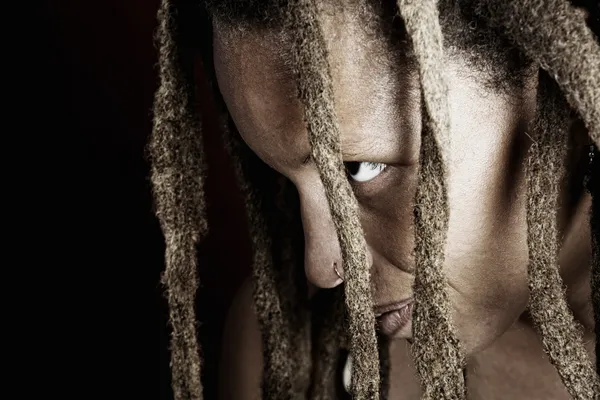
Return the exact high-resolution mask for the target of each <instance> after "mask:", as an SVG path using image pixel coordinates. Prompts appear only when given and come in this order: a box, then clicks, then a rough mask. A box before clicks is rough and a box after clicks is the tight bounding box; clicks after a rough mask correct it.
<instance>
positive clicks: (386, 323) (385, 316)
mask: <svg viewBox="0 0 600 400" xmlns="http://www.w3.org/2000/svg"><path fill="white" fill-rule="evenodd" d="M413 304H414V300H413V299H412V298H409V299H406V300H403V301H400V302H397V303H393V304H388V305H384V306H377V307H375V309H374V312H375V317H376V319H377V325H378V327H379V331H380V332H381V333H383V334H384V335H385V336H387V337H390V338H391V337H394V338H403V339H410V338H411V336H412V323H411V322H412V309H413Z"/></svg>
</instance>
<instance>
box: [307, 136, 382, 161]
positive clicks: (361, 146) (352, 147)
mask: <svg viewBox="0 0 600 400" xmlns="http://www.w3.org/2000/svg"><path fill="white" fill-rule="evenodd" d="M346 146H347V147H348V148H347V149H345V150H342V157H344V156H345V157H347V158H350V159H353V158H360V157H361V156H364V154H365V153H369V152H379V151H381V150H382V149H384V148H385V147H387V146H386V144H385V143H383V142H382V141H381V137H379V136H377V137H376V138H374V140H369V141H361V142H358V141H352V142H350V143H348V144H347V145H346ZM357 161H358V160H357ZM365 161H368V160H365ZM311 162H312V154H311V152H310V151H309V152H308V153H307V154H306V156H304V157H303V158H302V162H301V164H302V165H308V164H310V163H311Z"/></svg>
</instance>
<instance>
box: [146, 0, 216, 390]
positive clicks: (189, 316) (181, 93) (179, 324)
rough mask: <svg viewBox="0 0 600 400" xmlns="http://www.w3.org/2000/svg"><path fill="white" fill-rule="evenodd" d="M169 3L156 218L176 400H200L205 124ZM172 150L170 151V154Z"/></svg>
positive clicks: (162, 21)
mask: <svg viewBox="0 0 600 400" xmlns="http://www.w3.org/2000/svg"><path fill="white" fill-rule="evenodd" d="M174 11H175V10H174V8H173V7H172V6H171V4H170V1H168V0H164V1H163V2H162V4H161V6H160V9H159V11H158V20H159V28H158V32H157V38H158V44H159V66H160V78H161V82H160V86H159V88H158V91H157V93H156V97H155V102H154V128H153V134H152V140H151V143H150V156H151V158H152V176H151V179H152V183H153V188H154V197H155V199H156V214H157V216H158V218H159V220H160V223H161V228H162V231H163V233H164V236H165V241H166V244H167V245H166V255H165V264H166V269H165V273H164V275H163V283H164V285H165V286H166V287H167V298H168V303H169V319H170V322H171V327H172V333H171V369H172V374H173V385H172V387H173V391H174V395H175V398H176V399H190V400H200V399H201V398H202V383H201V380H200V365H201V363H200V353H199V351H200V349H199V345H198V342H197V337H196V336H197V334H196V316H195V311H194V307H195V298H196V290H197V287H198V280H197V271H196V251H195V246H196V244H197V243H198V242H199V241H200V240H201V239H202V237H204V235H206V232H207V223H206V216H205V199H204V187H203V177H204V165H203V163H204V157H203V152H202V136H201V134H200V122H199V120H198V117H197V115H195V112H194V108H195V104H194V101H193V98H192V96H191V93H193V91H192V90H191V88H190V87H189V86H188V81H189V79H188V77H186V76H184V71H185V69H184V68H183V66H182V63H183V64H185V62H186V61H189V60H185V55H184V54H181V53H180V48H179V47H178V46H177V37H178V33H179V32H178V28H179V27H178V21H177V18H176V15H175V14H174ZM167 149H168V151H165V150H167Z"/></svg>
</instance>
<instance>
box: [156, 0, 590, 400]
mask: <svg viewBox="0 0 600 400" xmlns="http://www.w3.org/2000/svg"><path fill="white" fill-rule="evenodd" d="M357 1H360V0H357ZM362 1H367V0H362ZM385 4H386V5H385V6H382V7H384V8H385V7H389V5H388V4H387V3H385ZM393 7H395V8H394V9H393V10H394V11H393V14H396V13H398V14H399V15H400V17H401V22H402V23H403V24H404V25H403V26H404V28H403V29H404V30H405V33H406V37H407V38H408V42H409V44H410V52H411V53H410V54H411V57H413V58H414V60H415V62H416V65H417V69H418V72H419V77H420V82H421V98H422V102H421V104H422V115H423V124H422V134H421V136H422V142H421V150H420V163H419V165H420V166H419V172H418V187H417V191H416V195H415V205H414V219H415V253H414V254H415V261H416V266H415V282H414V298H415V305H414V309H413V337H414V344H413V346H412V350H413V357H414V360H415V365H416V369H417V373H418V375H419V377H420V380H421V386H422V389H423V398H424V399H436V400H438V399H449V400H450V399H451V400H455V399H465V398H466V396H467V386H466V382H465V374H466V373H465V357H464V354H463V351H462V349H461V345H460V342H459V340H458V338H457V335H456V330H455V327H454V324H453V322H452V319H451V313H450V303H449V298H448V294H447V293H446V291H445V286H446V285H445V275H444V272H443V265H444V251H443V250H444V245H445V241H446V233H447V228H448V219H449V210H448V204H447V203H448V202H447V189H446V164H447V162H446V160H445V159H444V155H443V154H444V153H443V149H444V148H445V146H446V145H447V141H448V140H449V108H448V99H447V86H446V84H445V82H444V76H443V65H442V61H441V60H442V59H443V54H444V52H445V51H460V52H462V53H464V54H465V55H466V59H467V60H468V62H470V63H472V64H473V65H475V66H477V67H478V68H479V69H480V70H482V71H484V72H486V74H487V75H486V76H488V77H489V82H491V83H490V84H491V85H492V86H493V87H494V88H495V89H498V90H510V87H515V86H517V85H519V84H521V83H522V82H523V79H522V77H523V76H524V73H525V71H527V70H528V68H530V67H531V66H533V67H534V68H537V69H538V71H539V87H538V95H537V100H536V103H537V106H536V112H535V118H534V121H533V122H532V125H531V127H530V130H529V134H530V137H531V141H532V143H531V146H530V147H529V149H528V154H527V158H526V176H527V245H528V249H529V265H528V282H529V289H530V302H529V310H530V313H531V316H532V319H533V322H534V324H535V326H536V329H537V331H538V333H539V334H540V336H541V339H542V344H543V348H544V350H545V352H546V354H547V355H548V357H549V360H550V362H551V363H552V364H553V365H554V366H555V367H556V369H557V371H558V373H559V375H560V377H561V379H562V381H563V383H564V385H565V387H566V388H567V390H568V392H569V394H570V395H571V396H572V397H573V398H576V399H598V396H599V393H600V382H599V378H598V374H597V372H596V371H597V370H600V367H598V363H600V357H596V363H597V365H596V367H594V365H593V364H592V362H591V360H590V357H589V356H588V354H587V352H586V350H585V348H584V346H583V343H582V328H581V326H580V325H578V324H577V322H576V321H575V319H574V317H573V314H572V313H571V311H570V310H569V308H568V305H567V302H566V298H565V289H564V285H563V282H562V280H561V278H560V276H559V272H558V271H559V270H558V252H559V249H560V237H559V233H558V227H557V210H558V208H559V204H558V201H559V186H560V183H561V182H562V180H563V179H564V178H565V167H564V166H565V163H566V160H565V158H566V152H567V148H568V141H567V140H568V128H569V123H570V121H571V120H572V118H571V117H570V116H571V114H573V115H575V114H574V113H576V115H578V117H579V118H580V119H581V121H583V124H584V125H585V127H586V129H587V131H588V134H589V136H590V138H591V140H592V142H593V144H594V145H593V152H594V154H595V155H596V157H595V158H596V160H597V159H598V150H597V149H598V146H600V106H599V105H600V68H599V67H598V66H600V46H599V45H598V40H597V37H596V36H595V35H594V33H593V32H592V31H591V30H590V28H589V27H588V26H587V25H586V22H585V19H584V17H583V15H582V13H580V12H579V11H577V10H576V9H575V8H574V7H573V6H572V5H571V4H570V3H569V2H568V1H566V0H512V1H492V0H440V1H439V4H438V2H437V1H436V0H421V1H408V0H398V2H397V4H394V5H393ZM375 8H376V7H375ZM375 8H373V9H375ZM542 10H543V11H542ZM317 17H318V11H317V8H316V2H315V1H314V0H289V1H286V0H268V1H266V0H265V1H252V0H244V1H227V0H226V1H204V2H198V3H195V2H194V1H192V0H185V1H183V0H181V1H177V2H175V0H162V1H161V6H160V9H159V12H158V21H159V26H158V31H157V35H156V36H157V42H158V50H159V67H160V70H159V75H160V86H159V88H158V90H157V92H156V98H155V104H154V129H153V133H152V136H151V140H150V144H149V149H150V157H151V161H152V172H151V180H152V183H153V189H154V197H155V204H156V214H157V216H158V218H159V220H160V223H161V227H162V230H163V232H164V236H165V240H166V256H165V263H166V269H165V273H164V276H163V283H164V285H165V287H166V293H167V299H168V304H169V308H170V325H171V329H172V333H171V358H172V362H171V368H172V375H173V381H172V387H173V391H174V395H175V399H177V400H182V399H194V400H199V399H202V385H201V379H200V376H201V356H200V348H199V344H198V340H197V332H196V324H197V322H196V316H195V313H194V302H195V294H196V290H197V286H198V282H197V280H198V279H197V272H196V268H197V264H196V253H195V246H196V244H197V243H198V242H199V241H200V240H202V238H203V237H204V236H205V235H206V233H207V223H206V215H205V198H204V191H203V178H204V176H205V168H204V159H203V153H202V152H203V149H202V132H201V128H200V121H201V117H200V115H199V114H198V107H197V106H196V100H195V80H194V74H193V65H194V53H196V52H198V53H200V54H201V55H203V66H204V69H205V70H206V71H208V75H209V80H211V78H212V75H211V74H214V71H211V68H212V60H211V58H210V53H211V48H210V43H211V42H210V41H208V40H207V38H209V37H210V34H211V33H210V31H211V30H212V27H211V23H210V21H211V19H213V18H216V19H218V20H220V21H224V22H225V23H229V24H247V25H249V26H266V27H273V26H278V27H280V28H283V29H285V30H287V31H290V32H293V33H294V34H293V35H290V37H292V39H293V40H292V43H291V51H290V54H291V65H292V70H293V72H294V75H295V80H296V84H297V93H298V97H299V99H300V100H301V103H302V104H303V106H304V107H303V108H304V120H305V123H306V127H307V130H308V134H309V142H310V146H311V156H312V159H313V160H314V162H315V164H316V166H317V168H318V171H319V174H320V178H321V180H322V182H323V185H324V187H325V193H326V197H327V201H328V204H329V209H330V211H331V216H332V218H333V222H334V225H335V229H336V232H337V238H338V241H339V243H340V248H341V252H342V260H343V268H344V272H345V277H344V278H345V283H344V285H343V289H341V290H337V289H336V290H334V291H330V293H328V294H326V295H319V296H317V299H315V300H313V302H314V303H315V304H321V305H323V307H319V309H320V310H323V311H321V312H319V313H310V312H309V311H308V310H309V309H310V308H311V307H310V305H309V304H308V299H307V293H306V287H305V286H303V285H305V283H302V282H303V281H304V280H303V279H299V276H298V273H297V271H298V270H301V268H299V267H298V263H299V261H300V259H301V254H302V253H301V251H299V249H298V246H297V245H295V244H294V243H298V242H301V241H298V240H291V239H290V238H292V237H294V235H295V234H297V229H298V224H299V221H298V219H297V217H295V216H294V212H295V207H294V206H293V204H294V200H292V201H290V200H289V199H288V200H285V199H284V200H283V201H282V202H281V204H283V206H282V207H283V208H284V209H285V210H287V211H288V212H289V213H288V214H286V213H279V214H278V213H276V212H273V207H275V206H276V204H275V203H274V200H273V198H272V196H269V195H268V194H267V193H268V192H269V191H268V190H265V185H266V184H265V183H261V182H262V181H261V179H259V176H260V174H258V173H257V172H256V171H257V161H256V156H254V155H253V154H252V152H251V151H250V150H249V149H248V148H247V146H245V145H244V144H243V143H242V141H241V139H240V138H239V135H237V134H236V132H235V126H234V124H233V122H232V121H231V118H230V117H229V115H228V113H227V109H226V107H225V106H224V104H223V101H222V99H221V98H220V96H219V93H218V90H217V88H216V87H215V88H213V89H214V90H213V92H214V96H215V99H216V100H217V101H218V102H219V104H220V105H221V109H220V115H221V126H222V128H223V132H224V135H225V136H224V137H225V142H226V145H227V146H226V147H227V149H228V150H229V153H230V154H231V156H232V159H233V160H234V162H235V165H236V176H237V178H238V182H239V184H240V188H241V190H242V193H243V194H244V196H246V199H247V200H246V204H247V211H248V220H249V227H250V238H251V239H252V244H253V248H254V260H253V278H254V300H255V307H256V312H257V316H258V321H259V324H260V326H261V332H262V340H263V351H264V371H263V381H262V396H263V398H265V399H292V398H299V397H300V398H304V397H305V396H306V395H308V397H309V398H311V399H327V398H332V397H334V395H335V393H336V390H339V388H336V387H335V385H334V384H333V379H332V377H333V375H334V374H335V372H336V368H337V364H338V363H339V354H340V351H339V350H340V348H341V347H342V346H347V347H348V348H349V351H350V354H351V355H352V360H353V374H352V393H353V398H356V399H375V398H385V397H386V392H387V370H388V361H387V352H386V351H385V350H384V349H385V342H384V341H383V340H381V339H378V337H377V335H376V331H375V324H374V314H373V308H372V300H371V295H370V272H369V266H368V265H367V257H366V243H365V239H364V235H363V232H362V228H361V225H360V222H359V218H358V206H357V201H356V199H355V197H354V194H353V192H352V190H351V187H350V185H349V183H348V181H347V179H346V174H345V170H344V165H343V162H342V158H341V152H340V147H341V146H340V133H339V127H338V124H337V118H336V115H335V111H334V106H333V104H334V100H333V94H332V93H333V92H332V82H331V75H330V69H329V65H328V59H327V49H326V46H325V43H324V38H323V36H322V33H321V29H320V25H319V20H318V18H317ZM198 18H201V21H202V24H204V25H203V28H200V29H204V33H203V34H202V35H200V34H199V33H198V28H197V26H198V25H200V22H199V20H198ZM199 37H201V38H203V41H200V40H198V38H199ZM499 65H501V66H503V67H499ZM212 80H214V79H212ZM599 170H600V169H598V168H595V169H594V168H593V167H591V166H590V174H591V178H590V179H589V181H588V183H587V187H588V190H590V192H591V193H592V197H593V204H594V207H593V208H594V210H595V211H594V212H593V214H592V215H591V217H590V223H591V229H592V265H591V288H592V302H593V306H594V320H595V331H596V354H597V355H598V354H600V351H599V350H598V345H599V343H600V340H599V338H598V336H599V335H600V328H599V321H600V232H599V229H600V228H599V222H598V219H599V218H600V217H599V212H598V211H596V210H598V208H599V207H598V204H597V203H598V201H599V200H598V195H594V191H597V187H598V180H599V179H600V178H599V176H598V175H599V174H598V172H599ZM281 192H282V193H283V194H282V196H284V197H285V196H288V197H289V196H292V197H293V190H292V189H290V188H289V187H288V188H285V187H284V188H282V189H281ZM285 193H288V194H285ZM289 193H292V194H291V195H289ZM295 201H297V199H295ZM282 214H283V215H288V216H291V217H289V218H287V217H285V218H284V217H281V215H282ZM275 244H277V245H275ZM325 305H328V306H325ZM313 343H314V345H313ZM294 349H296V350H295V351H294ZM298 371H300V372H301V373H298Z"/></svg>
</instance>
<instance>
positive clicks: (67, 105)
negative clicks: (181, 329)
mask: <svg viewBox="0 0 600 400" xmlns="http://www.w3.org/2000/svg"><path fill="white" fill-rule="evenodd" d="M42 4H43V5H42V7H41V8H40V9H39V11H40V12H39V13H34V18H33V20H32V19H29V20H28V21H27V23H26V25H24V26H31V27H32V28H33V29H31V30H27V29H25V30H24V31H27V33H28V35H29V34H32V35H31V36H27V37H25V35H21V32H20V31H19V32H17V33H15V34H16V35H18V36H21V38H23V39H25V40H26V42H25V43H26V44H25V46H23V49H24V53H26V54H28V55H29V56H30V57H31V58H32V59H31V62H30V60H29V59H28V60H27V62H24V63H22V64H19V65H18V68H27V71H26V73H27V80H26V81H25V82H27V83H28V84H31V87H30V88H28V90H27V95H26V99H25V101H27V104H30V105H31V107H28V110H27V112H26V116H25V117H23V118H22V121H23V123H28V124H31V127H32V132H35V137H36V138H39V139H40V141H39V143H43V144H44V145H46V144H48V145H53V146H52V147H53V153H52V154H46V157H42V158H40V160H43V162H42V163H41V164H42V165H41V166H40V168H42V169H41V170H38V172H41V173H42V174H45V175H51V176H52V178H51V179H49V182H48V183H47V187H45V186H44V189H43V191H44V193H43V195H45V196H47V197H48V198H49V200H48V202H47V203H46V204H47V206H46V207H44V210H40V211H41V214H45V215H50V216H51V219H52V221H51V222H48V223H47V224H46V223H45V224H36V225H44V227H45V228H46V229H45V230H44V234H42V237H44V238H45V239H44V240H43V242H47V243H48V244H49V243H50V242H52V245H49V246H48V248H49V252H52V255H56V256H57V257H56V258H55V259H54V258H52V259H53V263H55V262H56V263H58V267H54V266H53V268H52V270H53V272H52V275H54V278H56V277H57V274H59V275H58V278H59V279H58V280H59V281H61V284H60V287H61V289H60V290H59V289H57V287H58V286H57V287H53V288H51V289H48V288H47V287H46V289H47V290H50V292H52V294H51V295H52V296H55V297H56V298H57V299H58V303H57V304H56V305H55V307H54V305H53V307H52V309H53V311H52V317H50V318H51V321H50V322H49V324H50V326H51V328H52V329H51V330H54V329H53V328H55V327H58V325H59V324H60V325H61V328H63V324H64V327H67V326H68V328H67V329H65V332H64V333H60V334H58V333H57V334H56V336H57V337H56V338H54V337H53V338H52V339H49V337H50V336H47V337H46V336H44V337H43V339H42V340H43V341H44V342H45V345H42V347H45V348H51V352H52V353H53V358H44V365H46V367H45V369H44V371H45V372H44V373H45V374H46V373H47V374H52V373H56V374H57V375H59V376H60V378H56V379H54V378H53V379H49V384H50V385H52V386H54V387H56V388H57V389H58V390H59V393H66V391H72V392H73V393H74V394H78V396H77V397H79V398H96V397H99V398H100V397H102V398H111V399H116V398H127V399H138V398H140V399H142V398H143V399H147V398H160V399H169V398H172V393H171V389H170V372H169V354H168V350H167V349H168V326H167V319H166V313H167V310H166V301H165V300H164V297H163V294H162V288H161V286H160V284H159V279H160V274H161V271H162V269H163V267H164V264H163V251H164V244H163V237H162V234H161V232H160V228H159V226H158V223H157V220H156V219H155V217H154V215H153V212H152V202H151V194H150V186H149V182H148V180H147V176H148V164H147V162H146V161H145V158H144V147H145V145H146V141H147V138H148V135H149V134H150V132H151V128H152V126H151V124H152V119H151V118H152V113H151V108H152V101H153V93H154V90H155V88H156V86H157V83H158V82H157V74H156V71H157V70H156V61H157V59H156V49H155V47H154V45H153V40H152V39H153V33H154V29H155V15H156V10H157V7H158V1H157V0H129V1H123V0H105V1H102V2H88V1H81V0H55V1H47V2H43V3H42ZM26 66H27V67H26ZM206 100H208V96H207V99H206ZM15 101H16V100H15ZM207 106H210V104H208V105H207ZM205 114H208V117H207V118H208V120H207V121H205V126H206V127H207V128H206V130H207V132H206V134H205V137H206V139H205V141H206V144H205V145H206V152H207V157H208V164H209V168H210V176H209V178H208V181H207V196H208V199H209V224H210V233H209V236H208V237H207V239H206V240H205V241H204V242H203V243H202V244H201V246H200V247H199V265H200V277H201V286H202V287H201V290H200V291H199V298H198V308H199V315H201V320H202V321H201V332H200V333H201V335H202V340H203V343H204V344H205V345H204V347H203V352H204V360H205V363H206V366H205V368H204V371H203V372H204V374H205V377H204V378H205V379H204V380H205V382H206V387H205V398H207V399H213V398H215V386H214V385H215V383H216V380H217V379H216V378H217V377H216V374H215V372H216V362H217V356H218V353H219V351H220V332H221V328H222V323H223V318H224V316H225V312H226V310H227V308H228V306H229V303H230V301H231V298H232V296H233V294H234V293H235V291H236V290H237V288H238V287H239V285H240V284H241V282H242V281H243V279H244V278H245V276H246V275H247V273H248V272H249V257H250V256H249V253H250V251H249V244H248V241H247V238H246V235H245V232H246V229H245V226H244V223H245V222H244V216H243V205H242V201H241V198H240V196H239V193H238V192H237V189H236V187H235V184H234V180H233V175H232V174H233V173H232V170H231V167H230V165H229V163H228V160H227V158H226V156H225V154H224V151H223V148H222V145H221V142H220V138H219V132H217V131H215V130H214V129H213V128H212V126H211V125H212V121H211V120H210V117H211V115H210V112H207V113H205ZM26 139H27V140H28V139H29V138H26ZM36 140H37V139H36ZM42 147H43V146H42ZM54 148H58V150H59V151H56V149H54ZM40 151H41V154H44V153H45V149H43V148H42V149H40ZM47 153H50V151H49V150H48V151H47ZM49 163H51V164H49ZM50 165H52V166H50ZM40 185H41V184H40ZM41 190H42V189H36V193H37V195H40V193H39V192H40V191H41ZM59 193H60V196H61V199H60V200H56V201H53V200H52V199H53V198H54V197H55V196H54V195H55V194H59ZM48 195H49V196H48ZM65 195H66V196H65ZM32 196H33V193H32ZM62 197H64V198H62ZM66 214H68V218H65V215H66ZM67 220H68V221H67ZM54 242H56V243H54ZM44 259H45V261H44V264H45V265H46V264H48V261H47V260H48V259H49V257H46V256H44ZM44 269H45V268H44ZM57 271H60V272H57ZM63 287H66V288H67V289H68V290H64V291H63V289H62V288H63ZM42 308H43V305H42ZM40 318H41V317H40ZM46 339H48V340H47V341H46ZM59 339H60V343H61V344H60V346H59V345H57V343H58V340H59ZM55 340H56V341H55ZM46 363H47V364H46ZM67 389H68V390H67Z"/></svg>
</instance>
